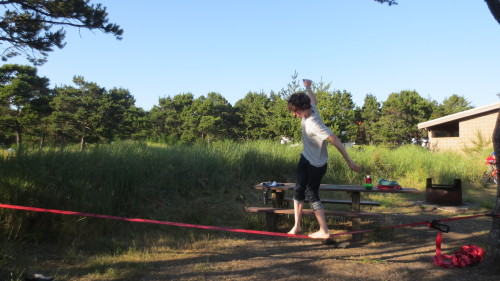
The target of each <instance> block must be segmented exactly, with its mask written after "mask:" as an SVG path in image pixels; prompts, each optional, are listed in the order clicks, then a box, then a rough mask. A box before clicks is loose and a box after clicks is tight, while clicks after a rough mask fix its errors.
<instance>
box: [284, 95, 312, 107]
mask: <svg viewBox="0 0 500 281" xmlns="http://www.w3.org/2000/svg"><path fill="white" fill-rule="evenodd" d="M310 108H311V99H310V98H309V96H308V95H306V93H304V92H298V93H295V94H293V95H291V96H290V98H289V99H288V110H289V111H299V110H306V109H310Z"/></svg>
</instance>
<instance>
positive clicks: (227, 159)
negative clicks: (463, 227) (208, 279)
mask: <svg viewBox="0 0 500 281" xmlns="http://www.w3.org/2000/svg"><path fill="white" fill-rule="evenodd" d="M301 149H302V148H301V146H290V145H281V144H279V143H276V142H270V141H255V142H241V143H240V142H229V141H228V142H218V143H211V144H210V145H194V146H182V145H174V146H169V145H161V144H154V143H138V142H116V143H112V144H108V145H96V146H91V147H88V149H87V150H86V151H84V152H80V151H79V149H78V148H77V147H64V148H60V147H53V148H46V149H43V150H38V149H24V150H22V151H15V152H12V151H6V150H3V151H1V154H0V167H1V169H0V203H3V204H13V205H22V206H33V207H41V208H49V209H58V210H70V211H79V212H86V213H95V214H106V215H113V216H125V217H134V218H145V219H153V220H163V221H172V222H183V223H190V224H202V225H214V226H223V227H237V228H251V229H262V228H263V226H262V221H261V218H259V217H257V216H249V215H247V214H245V212H244V207H245V206H249V205H258V204H262V203H261V201H262V200H261V197H260V194H259V193H258V192H255V191H254V190H251V189H250V186H252V185H253V184H256V183H259V182H263V181H268V180H276V181H281V182H293V181H294V177H295V166H296V163H297V161H298V157H299V155H300V152H301ZM348 152H349V154H350V155H351V157H352V158H353V159H354V161H356V162H357V163H358V164H359V165H361V166H362V167H363V171H362V172H361V173H355V172H352V171H350V170H349V169H348V168H347V165H345V162H344V161H343V159H342V157H341V156H340V155H339V153H338V152H336V151H335V149H333V147H331V148H330V160H329V169H328V172H327V174H326V176H325V178H324V180H323V182H324V183H343V184H361V183H363V181H364V177H365V175H366V174H371V175H372V177H373V178H374V179H378V178H385V179H390V180H397V181H398V182H399V183H400V184H401V185H402V186H408V187H415V188H418V189H421V190H423V189H424V188H425V179H426V178H428V177H431V178H433V181H434V182H437V183H452V182H453V179H455V178H460V179H462V185H463V197H464V201H467V202H471V203H475V204H477V205H478V206H479V207H480V208H484V209H485V210H487V209H492V208H493V207H494V205H493V204H494V200H492V198H490V197H487V196H486V195H485V194H486V193H484V192H483V191H484V190H485V188H484V186H483V185H482V184H481V182H480V178H481V175H482V173H483V171H484V170H485V166H484V159H485V158H486V156H487V155H488V154H489V153H490V151H488V150H484V151H482V152H479V153H471V154H467V155H465V154H460V153H452V152H431V151H428V150H425V149H422V148H421V147H418V146H410V145H408V146H402V147H399V148H387V147H376V146H364V147H362V148H361V149H349V150H348ZM370 196H371V197H370V198H364V199H368V200H376V201H379V202H381V204H382V206H381V208H382V210H384V208H385V209H386V210H387V209H395V210H396V211H397V210H398V208H404V207H402V206H404V205H405V204H404V202H405V201H408V200H418V199H419V198H417V197H416V196H414V197H408V196H397V195H393V196H392V195H391V196H382V195H370ZM283 223H284V225H282V227H283V228H287V227H289V225H288V224H290V223H291V221H289V222H288V221H285V222H283ZM306 224H310V226H311V227H314V221H306ZM0 235H1V236H0V237H1V238H2V240H1V241H0V244H2V245H0V248H1V249H2V250H0V268H2V269H1V270H0V271H1V272H0V274H1V275H0V279H1V280H5V278H7V277H6V276H10V277H8V278H10V279H7V280H18V279H19V278H20V277H19V276H21V275H22V274H23V273H24V272H25V269H24V267H23V264H24V263H23V260H24V259H25V258H27V257H25V256H23V254H22V251H19V250H20V249H22V248H24V247H26V246H33V245H39V247H43V245H45V244H50V245H52V244H53V243H55V242H57V244H58V245H62V246H61V247H64V248H65V249H67V250H66V251H65V255H67V256H68V257H75V256H80V255H81V254H82V253H83V251H84V252H85V253H94V254H95V253H97V256H99V255H100V254H99V253H101V254H102V255H103V256H102V257H101V258H99V257H96V258H95V259H94V260H87V261H86V262H90V263H97V264H98V263H100V260H101V259H113V258H114V257H116V259H117V260H120V259H135V258H141V257H142V258H144V255H145V253H144V252H143V251H144V249H146V248H147V247H155V245H158V243H160V244H161V245H162V247H165V246H167V247H170V248H172V249H176V248H177V249H178V248H182V247H183V245H186V244H189V243H191V242H192V241H195V240H196V241H200V240H203V239H207V240H210V235H214V234H213V233H211V232H207V233H199V232H193V231H190V230H186V229H179V228H173V227H169V228H168V232H165V227H162V226H157V225H146V224H133V223H128V222H121V221H112V220H103V219H97V218H85V217H78V216H61V215H53V214H43V213H34V212H24V211H15V210H7V209H0ZM134 245H135V246H134ZM138 245H140V246H138ZM110 255H111V257H110ZM104 256H105V257H104ZM146 256H147V255H146ZM101 261H102V260H101ZM96 268H97V269H96V271H97V272H99V270H98V268H99V267H98V266H96ZM130 270H131V273H130V274H133V273H134V272H140V271H141V268H136V269H134V268H132V269H130ZM107 274H110V273H107ZM110 275H113V274H110ZM91 279H92V278H91ZM89 280H90V279H89ZM109 280H114V279H109Z"/></svg>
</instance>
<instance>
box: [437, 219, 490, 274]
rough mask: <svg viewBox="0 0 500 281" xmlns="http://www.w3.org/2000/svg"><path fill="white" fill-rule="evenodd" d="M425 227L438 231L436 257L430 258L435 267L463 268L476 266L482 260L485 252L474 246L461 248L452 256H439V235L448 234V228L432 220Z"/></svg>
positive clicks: (440, 238)
mask: <svg viewBox="0 0 500 281" xmlns="http://www.w3.org/2000/svg"><path fill="white" fill-rule="evenodd" d="M427 226H429V227H431V228H434V229H437V230H439V231H438V234H437V237H436V255H435V256H434V257H432V262H433V263H434V264H435V265H437V266H440V267H444V268H454V267H460V268H463V267H466V266H469V265H474V264H477V263H479V262H481V261H482V260H483V258H484V254H485V252H484V250H483V249H482V248H481V247H478V246H476V245H467V246H462V247H460V250H458V251H456V252H455V253H454V254H453V255H443V254H441V241H442V234H441V233H442V232H449V230H450V227H449V226H447V225H444V224H442V223H439V222H438V220H433V221H432V222H431V223H428V224H427ZM445 259H446V260H445Z"/></svg>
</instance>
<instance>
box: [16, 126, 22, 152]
mask: <svg viewBox="0 0 500 281" xmlns="http://www.w3.org/2000/svg"><path fill="white" fill-rule="evenodd" d="M22 142H23V140H22V133H21V130H16V145H17V148H19V147H21V143H22Z"/></svg>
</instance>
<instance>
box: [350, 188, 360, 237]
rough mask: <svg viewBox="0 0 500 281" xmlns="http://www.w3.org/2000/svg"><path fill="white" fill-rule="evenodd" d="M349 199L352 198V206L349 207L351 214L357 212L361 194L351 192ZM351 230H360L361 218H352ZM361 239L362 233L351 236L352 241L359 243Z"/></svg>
mask: <svg viewBox="0 0 500 281" xmlns="http://www.w3.org/2000/svg"><path fill="white" fill-rule="evenodd" d="M351 198H352V205H351V210H352V211H353V212H359V211H360V210H361V209H360V201H361V193H360V192H352V193H351ZM351 221H352V230H353V231H357V230H361V218H359V217H358V218H355V217H353V218H352V220H351ZM361 239H363V234H362V233H356V234H353V235H352V240H353V241H360V240H361Z"/></svg>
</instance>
